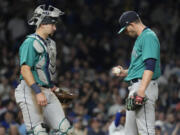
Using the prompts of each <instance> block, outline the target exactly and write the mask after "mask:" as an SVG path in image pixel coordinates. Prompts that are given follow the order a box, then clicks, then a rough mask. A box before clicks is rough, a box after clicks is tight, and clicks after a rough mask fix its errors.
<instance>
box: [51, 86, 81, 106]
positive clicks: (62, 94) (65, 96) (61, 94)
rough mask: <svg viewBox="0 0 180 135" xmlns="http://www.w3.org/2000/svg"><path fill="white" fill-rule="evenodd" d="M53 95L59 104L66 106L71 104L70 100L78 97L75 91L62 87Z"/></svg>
mask: <svg viewBox="0 0 180 135" xmlns="http://www.w3.org/2000/svg"><path fill="white" fill-rule="evenodd" d="M54 93H55V95H56V96H57V97H58V99H59V100H60V102H61V104H63V105H66V106H68V105H69V104H70V103H71V102H72V100H73V99H74V98H76V97H77V96H78V94H77V93H75V91H72V90H70V89H69V88H63V87H61V88H57V89H56V90H55V91H54Z"/></svg>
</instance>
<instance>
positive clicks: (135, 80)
mask: <svg viewBox="0 0 180 135" xmlns="http://www.w3.org/2000/svg"><path fill="white" fill-rule="evenodd" d="M140 79H141V78H134V79H132V80H131V81H130V82H132V83H137V82H138V81H139V80H140Z"/></svg>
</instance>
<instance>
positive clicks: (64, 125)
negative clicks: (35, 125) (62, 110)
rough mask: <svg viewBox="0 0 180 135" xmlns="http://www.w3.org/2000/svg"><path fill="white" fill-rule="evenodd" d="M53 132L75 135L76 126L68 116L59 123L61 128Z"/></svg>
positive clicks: (55, 133) (58, 134)
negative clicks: (71, 123) (70, 121)
mask: <svg viewBox="0 0 180 135" xmlns="http://www.w3.org/2000/svg"><path fill="white" fill-rule="evenodd" d="M51 133H52V135H75V133H74V128H73V127H72V126H71V125H70V123H69V121H68V120H67V119H66V118H64V119H63V120H62V121H61V122H60V123H59V130H53V131H52V132H51Z"/></svg>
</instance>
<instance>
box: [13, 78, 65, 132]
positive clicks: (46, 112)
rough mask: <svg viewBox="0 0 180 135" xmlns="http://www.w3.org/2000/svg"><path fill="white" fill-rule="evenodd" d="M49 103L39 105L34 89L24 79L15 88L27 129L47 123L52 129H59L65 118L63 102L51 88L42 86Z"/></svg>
mask: <svg viewBox="0 0 180 135" xmlns="http://www.w3.org/2000/svg"><path fill="white" fill-rule="evenodd" d="M42 92H44V94H45V96H46V98H47V102H48V104H47V105H46V106H45V107H41V106H39V105H37V102H36V97H35V94H34V93H33V91H32V90H31V89H30V88H29V87H28V85H27V84H26V82H25V81H24V80H22V81H21V83H20V84H19V85H18V87H17V88H16V90H15V98H16V102H17V103H18V104H19V106H20V108H21V110H22V114H23V118H24V122H25V125H26V128H27V130H32V128H33V127H35V126H37V125H39V124H41V123H46V124H47V125H48V126H49V127H50V128H52V129H59V124H60V123H61V121H62V120H63V119H64V118H65V114H64V111H63V108H62V106H61V103H60V102H59V100H58V99H57V97H56V96H55V95H54V93H53V92H51V90H50V89H45V88H42Z"/></svg>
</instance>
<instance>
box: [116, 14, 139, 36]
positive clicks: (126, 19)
mask: <svg viewBox="0 0 180 135" xmlns="http://www.w3.org/2000/svg"><path fill="white" fill-rule="evenodd" d="M137 19H139V15H138V14H137V13H136V12H135V11H126V12H124V13H123V14H122V15H121V16H120V18H119V24H120V27H121V29H120V30H119V32H118V34H120V33H121V32H123V31H124V30H125V29H126V27H127V26H128V25H129V24H130V23H131V22H134V21H135V20H137Z"/></svg>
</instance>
